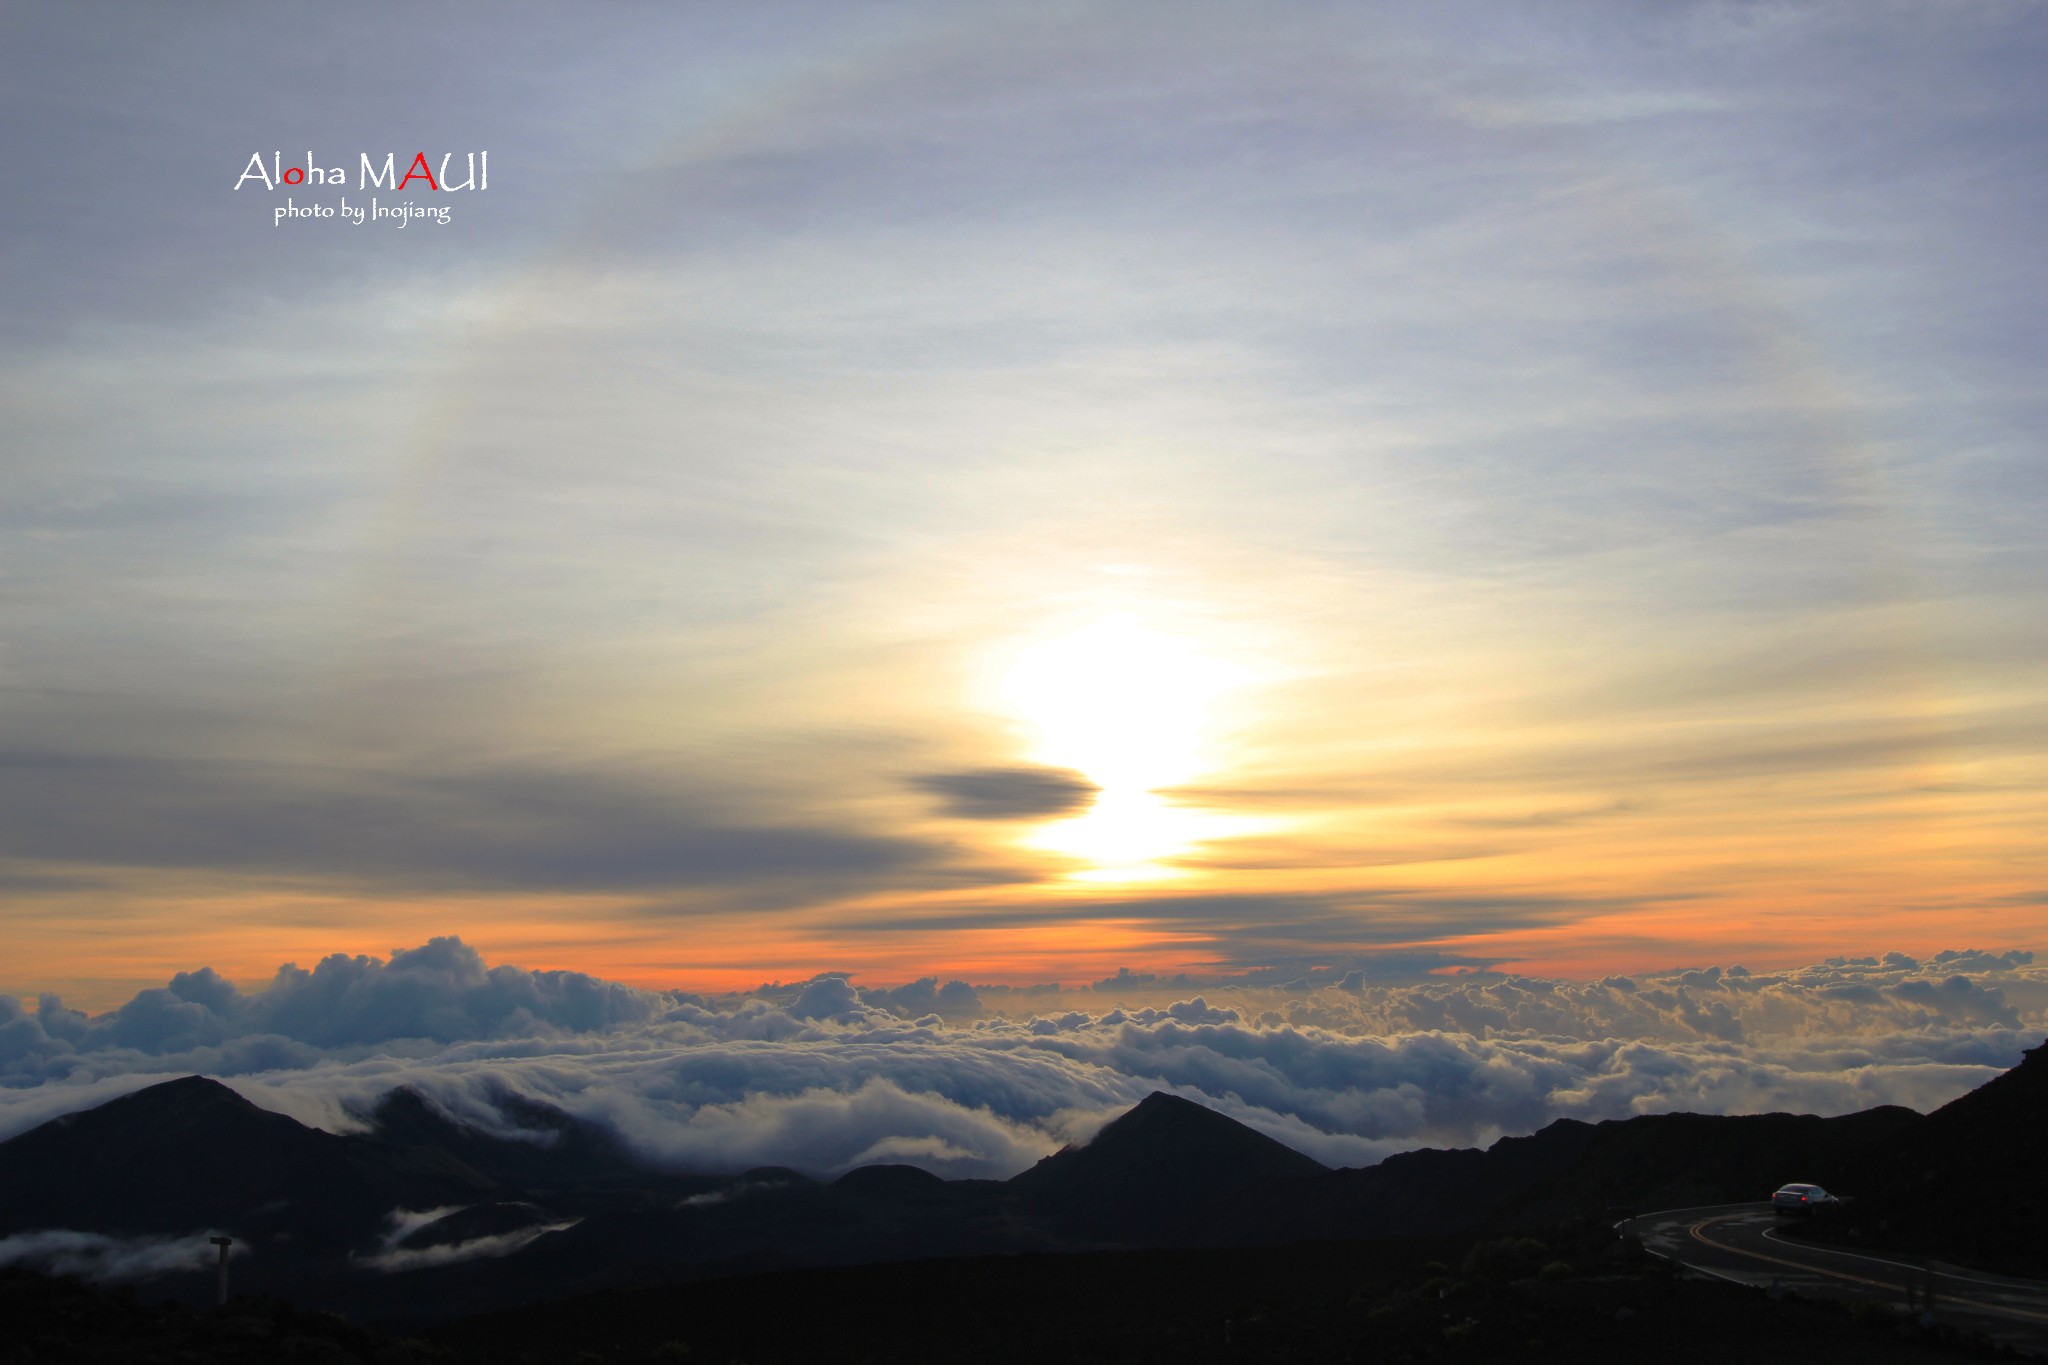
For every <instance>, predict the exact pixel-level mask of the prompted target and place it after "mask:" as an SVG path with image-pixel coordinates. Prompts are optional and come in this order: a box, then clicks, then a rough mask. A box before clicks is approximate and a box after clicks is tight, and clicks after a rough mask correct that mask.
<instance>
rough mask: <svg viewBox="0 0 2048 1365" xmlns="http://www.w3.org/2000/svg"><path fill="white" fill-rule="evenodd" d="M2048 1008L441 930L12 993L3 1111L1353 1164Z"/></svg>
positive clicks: (1994, 982)
mask: <svg viewBox="0 0 2048 1365" xmlns="http://www.w3.org/2000/svg"><path fill="white" fill-rule="evenodd" d="M2044 1027H2048V969H2043V968H2040V967H2036V966H2034V965H2033V963H2032V961H2031V956H2030V955H2029V954H2026V953H2007V954H1987V953H1977V952H1961V951H1959V952H1949V953H1944V954H1941V955H1939V956H1938V957H1936V958H1933V959H1931V960H1927V961H1917V960H1914V959H1911V958H1908V957H1906V956H1904V955H1903V954H1890V955H1887V956H1885V957H1883V958H1859V959H1834V960H1830V961H1828V962H1825V963H1821V964H1816V965H1814V966H1810V967H1806V968H1803V969H1800V970H1797V971H1790V972H1774V973H1768V974H1762V973H1759V974H1751V973H1748V972H1745V971H1743V970H1742V969H1741V968H1739V967H1729V968H1725V969H1724V968H1718V967H1710V968H1705V969H1698V970H1688V971H1677V972H1667V973H1657V974H1655V975H1646V976H1642V977H1637V978H1608V979H1605V980H1601V981H1593V982H1564V981H1544V980H1537V979H1531V978H1522V977H1505V976H1493V975H1484V976H1467V977H1459V978H1435V979H1428V980H1424V981H1421V982H1418V983H1410V984H1399V985H1375V984H1372V983H1371V982H1369V981H1367V980H1365V979H1363V975H1362V974H1361V973H1353V974H1351V975H1350V976H1348V977H1346V978H1344V979H1343V980H1340V981H1337V982H1333V983H1331V984H1329V985H1326V986H1322V987H1319V988H1313V989H1307V988H1301V987H1296V988H1293V989H1276V988H1271V987H1246V986H1244V985H1242V984H1241V983H1232V982H1227V981H1217V982H1213V983H1210V985H1209V986H1208V987H1207V988H1205V989H1204V990H1203V991H1202V992H1201V993H1200V994H1199V995H1185V996H1179V997H1178V998H1176V992H1174V991H1171V990H1169V991H1164V992H1162V991H1160V990H1159V989H1158V988H1157V987H1156V986H1150V987H1148V986H1147V985H1145V984H1143V983H1139V984H1130V983H1123V984H1119V983H1117V982H1114V981H1112V982H1105V983H1102V985H1101V986H1100V987H1099V988H1097V989H1096V990H1093V991H1065V992H1058V991H1051V990H1048V991H1040V992H1012V991H1006V990H1000V989H998V990H993V991H990V990H983V991H977V990H976V989H975V988H973V987H971V986H969V985H967V984H966V983H963V982H950V983H945V984H943V985H941V984H940V983H939V982H938V981H936V980H930V981H920V982H915V983H911V984H910V985H908V986H905V987H899V988H895V989H893V990H882V989H873V988H870V989H863V988H861V987H859V986H857V985H856V984H855V983H853V982H852V981H850V980H848V979H847V978H846V977H844V976H842V975H827V976H823V977H819V978H816V979H813V980H811V981H808V982H802V983H795V984H791V985H783V986H771V987H764V988H763V989H761V990H760V991H758V992H751V993H743V994H736V995H732V996H724V997H716V998H712V997H703V996H692V995H687V994H684V993H680V992H667V993H661V992H650V991H643V990H638V989H635V988H632V987H626V986H621V985H618V984H616V983H609V982H604V981H601V980H597V979H594V978H591V977H588V976H585V975H583V974H581V973H576V972H529V971H526V970H523V969H521V968H517V967H510V966H497V967H488V966H486V964H485V963H484V962H483V960H482V958H481V957H480V956H479V955H478V954H477V953H476V952H475V951H474V950H473V949H471V948H469V947H468V946H467V945H465V944H463V943H461V942H460V941H459V940H456V939H435V940H433V941H431V942H429V943H427V944H425V945H423V946H422V947H420V948H417V949H413V950H409V951H406V952H402V953H397V954H394V955H393V956H392V957H391V958H390V959H389V960H388V961H387V960H381V959H377V958H369V957H347V956H341V955H336V956H333V957H330V958H328V959H326V960H324V961H322V962H320V963H319V964H317V965H316V966H315V967H314V968H313V969H311V970H310V971H308V970H304V969H301V968H297V967H286V968H284V969H282V970H280V971H279V973H278V974H277V977H276V978H275V980H274V981H273V982H272V983H271V984H270V985H269V986H268V987H267V988H266V989H263V990H260V991H253V992H247V993H244V992H241V991H238V990H236V989H235V988H234V987H233V986H232V985H231V984H229V983H228V982H226V981H225V980H224V979H222V978H221V977H219V976H218V975H216V974H214V973H212V972H211V971H206V970H202V971H198V972H192V973H182V974H180V975H179V976H178V977H176V978H175V979H173V980H172V981H171V982H170V983H169V984H168V985H166V986H164V987H161V988H155V989H151V990H148V991H144V992H141V993H140V994H138V995H137V996H136V997H135V998H134V999H132V1000H130V1001H129V1002H127V1003H126V1004H124V1005H122V1006H121V1007H120V1008H118V1009H116V1010H113V1011H109V1012H108V1013H106V1014H103V1015H100V1016H98V1017H88V1016H86V1015H84V1014H81V1013H79V1012H77V1011H72V1010H69V1009H67V1008H65V1007H64V1006H63V1005H62V1003H61V1002H60V1001H58V1000H57V999H55V998H54V997H45V998H44V999H43V1000H42V1002H41V1003H40V1006H39V1007H38V1008H37V1009H35V1010H29V1009H26V1008H25V1007H23V1006H22V1005H21V1004H20V1002H18V1001H16V1000H14V999H13V998H12V997H0V1079H4V1083H5V1084H4V1088H0V1137H5V1136H11V1135H13V1134H15V1133H18V1132H21V1131H24V1130H26V1129H27V1128H29V1127H32V1126H34V1125H35V1124H37V1123H40V1122H43V1121H45V1120H47V1119H49V1118H51V1117H54V1116H56V1115H58V1114H61V1113H65V1112H69V1111H72V1110H75V1109H79V1108H83V1107H87V1106H90V1105H92V1104H96V1103H99V1102H102V1101H104V1100H105V1099H107V1098H110V1097H112V1096H114V1095H116V1094H119V1093H123V1092H126V1091H128V1090H131V1089H134V1088H137V1087H139V1086H142V1085H146V1084H150V1083H152V1082H154V1081H157V1080H161V1079H164V1078H167V1077H170V1076H175V1075H181V1074H186V1073H190V1072H201V1073H205V1074H210V1075H215V1076H219V1077H222V1078H224V1079H226V1080H227V1081H228V1082H229V1083H230V1084H232V1085H234V1086H235V1087H236V1088H237V1089H239V1090H240V1091H242V1093H244V1094H246V1095H248V1096H249V1097H250V1098H251V1099H253V1100H255V1101H256V1102H257V1103H259V1104H262V1105H264V1106H266V1107H269V1108H273V1109H277V1110H280V1111H282V1112H285V1113H290V1114H292V1115H294V1116H295V1117H298V1118H300V1119H301V1120H302V1121H305V1122H309V1123H313V1124H316V1125H318V1126H323V1127H327V1128H330V1129H334V1130H339V1131H347V1130H350V1129H353V1128H357V1127H360V1125H361V1119H360V1115H361V1114H362V1113H363V1112H365V1110H366V1109H367V1107H368V1106H369V1105H370V1104H372V1103H374V1101H375V1099H376V1098H377V1097H378V1096H380V1095H382V1094H384V1093H386V1092H388V1091H389V1090H391V1089H393V1088H395V1087H398V1086H401V1085H408V1086H412V1087H415V1088H416V1089H418V1090H419V1091H421V1092H422V1093H423V1094H425V1095H426V1096H428V1097H429V1098H430V1099H431V1100H432V1102H434V1103H435V1104H436V1105H438V1106H439V1107H441V1108H442V1109H444V1110H445V1111H446V1112H448V1113H449V1114H450V1115H451V1116H453V1117H455V1118H457V1119H458V1120H460V1121H462V1122H465V1123H468V1124H470V1125H473V1126H477V1127H481V1128H485V1129H489V1130H505V1129H508V1128H510V1127H511V1126H513V1125H512V1124H511V1122H510V1121H509V1120H508V1119H506V1118H505V1117H504V1116H503V1108H504V1103H505V1101H506V1099H507V1098H508V1097H509V1096H512V1095H521V1096H525V1097H528V1098H532V1099H537V1100H541V1101H545V1102H546V1103H549V1104H553V1105H557V1106H559V1107H561V1108H563V1109H565V1110H567V1111H569V1112H571V1113H575V1114H578V1115H581V1116H583V1117H586V1118H589V1119H592V1120H593V1121H596V1122H599V1123H602V1124H604V1125H606V1126H608V1127H610V1128H612V1129H614V1130H616V1131H617V1132H618V1133H620V1134H621V1135H622V1136H623V1137H624V1138H625V1139H626V1140H627V1141H628V1142H630V1143H631V1144H633V1145H634V1146H635V1147H636V1148H638V1149H639V1150H641V1151H643V1152H644V1153H646V1154H647V1155H649V1156H650V1157H652V1158H654V1159H656V1160H658V1161H661V1162H663V1163H665V1164H669V1165H673V1166H675V1167H678V1168H686V1169H692V1170H698V1171H706V1172H711V1171H738V1170H744V1169H747V1168H749V1167H753V1166H759V1165H786V1166H791V1167H794V1168H797V1169H799V1170H803V1171H806V1172H808V1173H812V1174H817V1175H833V1174H837V1173H839V1172H842V1171H845V1170H847V1169H850V1168H852V1167H854V1166H859V1165H865V1164H871V1163H876V1162H905V1163H908V1164H912V1165H917V1166H921V1167H924V1168H926V1169H928V1170H931V1171H934V1172H936V1173H938V1174H941V1175H944V1176H949V1177H963V1176H981V1177H1002V1176H1008V1175H1012V1174H1014V1173H1016V1172H1017V1171H1019V1170H1022V1169H1024V1168H1025V1167H1027V1166H1029V1165H1030V1164H1031V1163H1032V1162H1033V1161H1034V1160H1036V1159H1037V1158H1039V1157H1041V1156H1044V1155H1046V1154H1048V1153H1050V1152H1052V1151H1054V1150H1056V1149H1057V1148H1058V1147H1059V1146H1061V1145H1062V1144H1064V1143H1066V1142H1069V1141H1073V1140H1077V1139H1082V1138H1085V1137H1086V1136H1088V1135H1089V1134H1091V1133H1092V1132H1094V1131H1095V1129H1096V1128H1098V1127H1099V1126H1100V1125H1101V1124H1102V1123H1104V1122H1106V1121H1107V1120H1108V1119H1110V1118H1112V1117H1114V1116H1115V1115H1116V1114H1118V1113H1120V1112H1122V1111H1123V1110H1124V1109H1126V1108H1128V1107H1129V1106H1130V1105H1132V1104H1134V1103H1136V1102H1137V1101H1138V1100H1140V1099H1142V1098H1143V1097H1144V1096H1145V1095H1146V1094H1148V1093H1150V1092H1152V1091H1153V1090H1168V1091H1172V1092H1174V1093H1177V1094H1181V1095H1184V1096H1187V1097H1188V1098H1191V1099H1195V1100H1198V1101H1200V1102H1202V1103H1204V1104H1208V1105H1210V1106H1212V1107H1214V1108H1217V1109H1219V1110H1221V1111H1223V1112H1225V1113H1228V1114H1230V1115H1232V1116H1233V1117H1236V1118H1238V1119H1240V1120H1241V1121H1243V1122H1245V1123H1248V1124H1250V1125H1251V1126H1253V1127H1255V1128H1258V1129H1260V1130H1261V1131H1264V1132H1266V1133H1269V1134H1271V1135H1272V1136H1274V1137H1276V1138H1278V1139H1279V1140H1281V1141H1283V1142H1286V1143H1288V1144H1289V1145H1291V1146H1294V1147H1296V1148H1298V1149H1300V1150H1302V1151H1304V1152H1307V1153H1308V1154H1310V1155H1312V1156H1314V1157H1316V1158H1317V1159H1319V1160H1321V1161H1324V1162H1325V1163H1327V1164H1331V1165H1352V1166H1356V1165H1365V1164H1370V1163H1372V1162H1374V1161H1377V1160H1379V1159H1381V1158H1382V1157H1384V1156H1386V1155H1388V1154H1390V1153H1392V1152H1396V1151H1402V1150H1407V1149H1410V1148H1414V1147H1419V1146H1468V1145H1474V1144H1485V1143H1488V1142H1490V1141H1492V1140H1493V1139H1494V1138H1496V1137H1499V1136H1502V1135H1513V1134H1520V1133H1527V1132H1531V1131H1534V1130H1535V1129H1537V1128H1539V1127H1542V1126H1543V1125H1544V1124H1546V1123H1549V1122H1551V1121H1553V1120H1555V1119H1558V1118H1567V1117H1570V1118H1580V1119H1589V1120H1599V1119H1608V1118H1622V1117H1627V1116H1630V1115H1633V1114H1641V1113H1656V1112H1665V1111H1673V1110H1689V1111H1693V1112H1704V1113H1749V1112H1763V1111H1774V1110H1791V1111H1798V1112H1816V1113H1822V1114H1834V1113H1843V1112H1848V1111H1852V1110H1856V1109H1862V1108H1867V1107H1869V1106H1872V1105H1877V1104H1904V1105H1907V1106H1909V1107H1912V1108H1916V1109H1921V1110H1927V1109H1931V1108H1934V1107H1937V1106H1939V1105H1940V1104H1942V1103H1945V1102H1946V1101H1948V1100H1950V1099H1952V1098H1954V1097H1955V1096H1956V1095H1958V1094H1961V1093H1963V1092H1964V1091H1966V1090H1968V1089H1971V1088H1973V1087H1974V1086H1976V1085H1979V1084H1981V1083H1982V1082H1984V1081H1985V1080H1987V1079H1989V1078H1990V1077H1991V1076H1993V1075H1995V1074H1997V1072H1998V1071H2000V1070H2002V1069H2004V1068H2006V1067H2009V1066H2012V1065H2014V1064H2015V1063H2017V1061H2018V1060H2019V1056H2020V1052H2021V1051H2022V1049H2024V1048H2026V1047H2029V1046H2032V1045H2034V1044H2036V1043H2038V1042H2040V1040H2041V1034H2042V1031H2043V1029H2044Z"/></svg>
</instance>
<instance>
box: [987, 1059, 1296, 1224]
mask: <svg viewBox="0 0 2048 1365" xmlns="http://www.w3.org/2000/svg"><path fill="white" fill-rule="evenodd" d="M1327 1169H1328V1168H1327V1167H1325V1166H1323V1165H1322V1163H1320V1162H1318V1161H1315V1160H1313V1159H1312V1158H1309V1157H1306V1156H1303V1155H1302V1154H1301V1153H1300V1152H1297V1151H1295V1150H1294V1149H1293V1148H1292V1147H1289V1146H1287V1145H1286V1144H1285V1143H1281V1142H1276V1141H1274V1140H1273V1139H1272V1138H1269V1137H1267V1136H1266V1135H1265V1134H1264V1133H1261V1132H1258V1131H1256V1130H1255V1129H1252V1128H1248V1127H1246V1126H1245V1125H1244V1124H1242V1123H1239V1122H1238V1121H1237V1120H1236V1119H1233V1118H1231V1117H1229V1116H1228V1115H1226V1114H1219V1113H1217V1112H1216V1111H1215V1110H1213V1109H1210V1108H1209V1107H1207V1106H1206V1105H1202V1104H1197V1103H1195V1102H1194V1101H1192V1100H1185V1099H1182V1098H1180V1097H1179V1096H1177V1095H1169V1094H1167V1093H1165V1092H1164V1091H1154V1092H1153V1093H1152V1094H1150V1095H1147V1096H1146V1097H1145V1098H1144V1099H1143V1100H1142V1101H1140V1102H1139V1103H1138V1104H1136V1105H1134V1106H1133V1107H1132V1108H1131V1109H1129V1110H1128V1111H1126V1112H1125V1113H1123V1114H1121V1115H1119V1116H1118V1117H1117V1118H1115V1119H1113V1120H1112V1121H1111V1122H1110V1123H1108V1124H1107V1125H1105V1126H1104V1127H1103V1129H1102V1131H1101V1132H1099V1133H1097V1134H1096V1135H1095V1136H1094V1138H1092V1139H1091V1140H1090V1141H1088V1142H1086V1143H1083V1144H1081V1145H1079V1146H1073V1147H1067V1148H1064V1149H1062V1150H1061V1151H1059V1152H1057V1153H1055V1154H1054V1155H1052V1156H1049V1157H1047V1158H1046V1159H1045V1160H1043V1161H1041V1162H1039V1163H1038V1164H1037V1165H1036V1166H1034V1167H1032V1168H1031V1169H1030V1170H1028V1171H1026V1172H1024V1173H1023V1174H1022V1175H1019V1176H1017V1177H1015V1178H1014V1179H1013V1180H1011V1181H1010V1185H1011V1187H1012V1188H1013V1189H1014V1190H1016V1191H1017V1192H1018V1193H1019V1194H1020V1195H1022V1196H1023V1197H1024V1198H1025V1199H1026V1200H1028V1201H1029V1202H1030V1203H1032V1204H1035V1205H1038V1206H1039V1207H1040V1208H1042V1209H1044V1210H1045V1211H1046V1212H1048V1213H1051V1214H1052V1215H1053V1216H1054V1217H1055V1218H1057V1219H1059V1220H1061V1221H1064V1222H1067V1223H1069V1224H1072V1225H1075V1226H1079V1227H1084V1228H1088V1229H1092V1230H1094V1231H1096V1232H1098V1233H1104V1234H1108V1235H1111V1236H1117V1237H1124V1238H1129V1237H1131V1236H1132V1235H1133V1234H1136V1233H1138V1232H1139V1231H1140V1230H1142V1229H1145V1228H1148V1227H1164V1226H1166V1225H1167V1224H1178V1223H1180V1222H1185V1221H1187V1220H1189V1219H1192V1218H1197V1217H1199V1213H1198V1211H1199V1210H1200V1209H1202V1208H1205V1207H1208V1206H1211V1205H1214V1204H1215V1203H1217V1202H1218V1201H1221V1200H1223V1199H1225V1198H1227V1197H1229V1196H1230V1195H1233V1194H1236V1193H1237V1192H1239V1191H1241V1190H1245V1189H1248V1188H1250V1187H1251V1186H1254V1185H1262V1184H1267V1183H1271V1182H1278V1181H1287V1180H1299V1179H1303V1178H1306V1177H1309V1176H1316V1175H1322V1174H1324V1173H1325V1172H1326V1171H1327Z"/></svg>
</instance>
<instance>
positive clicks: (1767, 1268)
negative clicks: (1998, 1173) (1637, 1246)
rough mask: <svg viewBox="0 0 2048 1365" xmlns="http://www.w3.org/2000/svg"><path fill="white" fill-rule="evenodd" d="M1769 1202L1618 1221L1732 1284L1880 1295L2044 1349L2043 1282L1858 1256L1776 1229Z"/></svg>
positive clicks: (1649, 1243) (2046, 1288)
mask: <svg viewBox="0 0 2048 1365" xmlns="http://www.w3.org/2000/svg"><path fill="white" fill-rule="evenodd" d="M1783 1224H1784V1219H1783V1218H1782V1217H1780V1216H1779V1215H1778V1214H1776V1213H1774V1212H1773V1211H1772V1209H1771V1206H1770V1205H1769V1204H1768V1203H1762V1204H1719V1205H1714V1206H1711V1207H1708V1208H1699V1209H1668V1210H1666V1211H1665V1212H1663V1213H1650V1214H1644V1215H1643V1216H1642V1217H1640V1218H1630V1219H1627V1220H1625V1221H1623V1222H1621V1223H1617V1224H1616V1225H1615V1230H1616V1231H1617V1232H1620V1233H1622V1234H1623V1235H1624V1236H1631V1237H1635V1238H1638V1239H1640V1240H1641V1242H1642V1244H1643V1248H1644V1250H1646V1251H1648V1252H1650V1253H1651V1254H1653V1255H1656V1256H1662V1257H1664V1258H1665V1259H1666V1260H1670V1261H1676V1262H1678V1263H1679V1264H1680V1265H1683V1266H1685V1267H1686V1268H1687V1269H1690V1270H1695V1271H1698V1272H1699V1273H1701V1274H1703V1275H1712V1276H1714V1277H1716V1278H1718V1279H1723V1280H1732V1281H1734V1282H1735V1283H1737V1284H1746V1285H1755V1286H1758V1287H1760V1288H1765V1289H1780V1290H1784V1291H1787V1292H1790V1293H1795V1294H1805V1295H1808V1296H1810V1297H1814V1298H1866V1299H1879V1300H1883V1301H1886V1302H1889V1303H1892V1304H1894V1305H1896V1306H1898V1307H1899V1308H1900V1309H1902V1310H1904V1311H1908V1312H1925V1313H1932V1314H1933V1315H1934V1316H1935V1317H1936V1318H1938V1319H1939V1320H1941V1321H1943V1322H1947V1323H1950V1324H1952V1325H1954V1326H1956V1327H1959V1328H1963V1329H1965V1330H1968V1331H1972V1332H1979V1333H1982V1334H1983V1335H1985V1336H1988V1337H1991V1338H1992V1339H1993V1340H1996V1341H2002V1342H2005V1343H2006V1344H2008V1345H2011V1346H2014V1347H2016V1348H2019V1349H2021V1350H2029V1351H2036V1352H2048V1283H2042V1282H2040V1281H2037V1280H2013V1279H2005V1278H2003V1277H2000V1276H1996V1275H1986V1274H1983V1273H1982V1272H1980V1271H1975V1270H1964V1269H1961V1268H1960V1267H1957V1266H1950V1265H1943V1264H1942V1263H1940V1262H1938V1261H1927V1260H1924V1259H1921V1258H1918V1257H1913V1256H1904V1255H1899V1256H1892V1255H1887V1256H1884V1257H1878V1256H1863V1255H1858V1254H1856V1253H1854V1252H1849V1251H1838V1250H1836V1249H1835V1248H1833V1247H1824V1246H1820V1245H1818V1244H1815V1243H1811V1242H1800V1241H1794V1240H1793V1239H1791V1238H1789V1237H1785V1236H1783V1235H1782V1231H1783Z"/></svg>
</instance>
